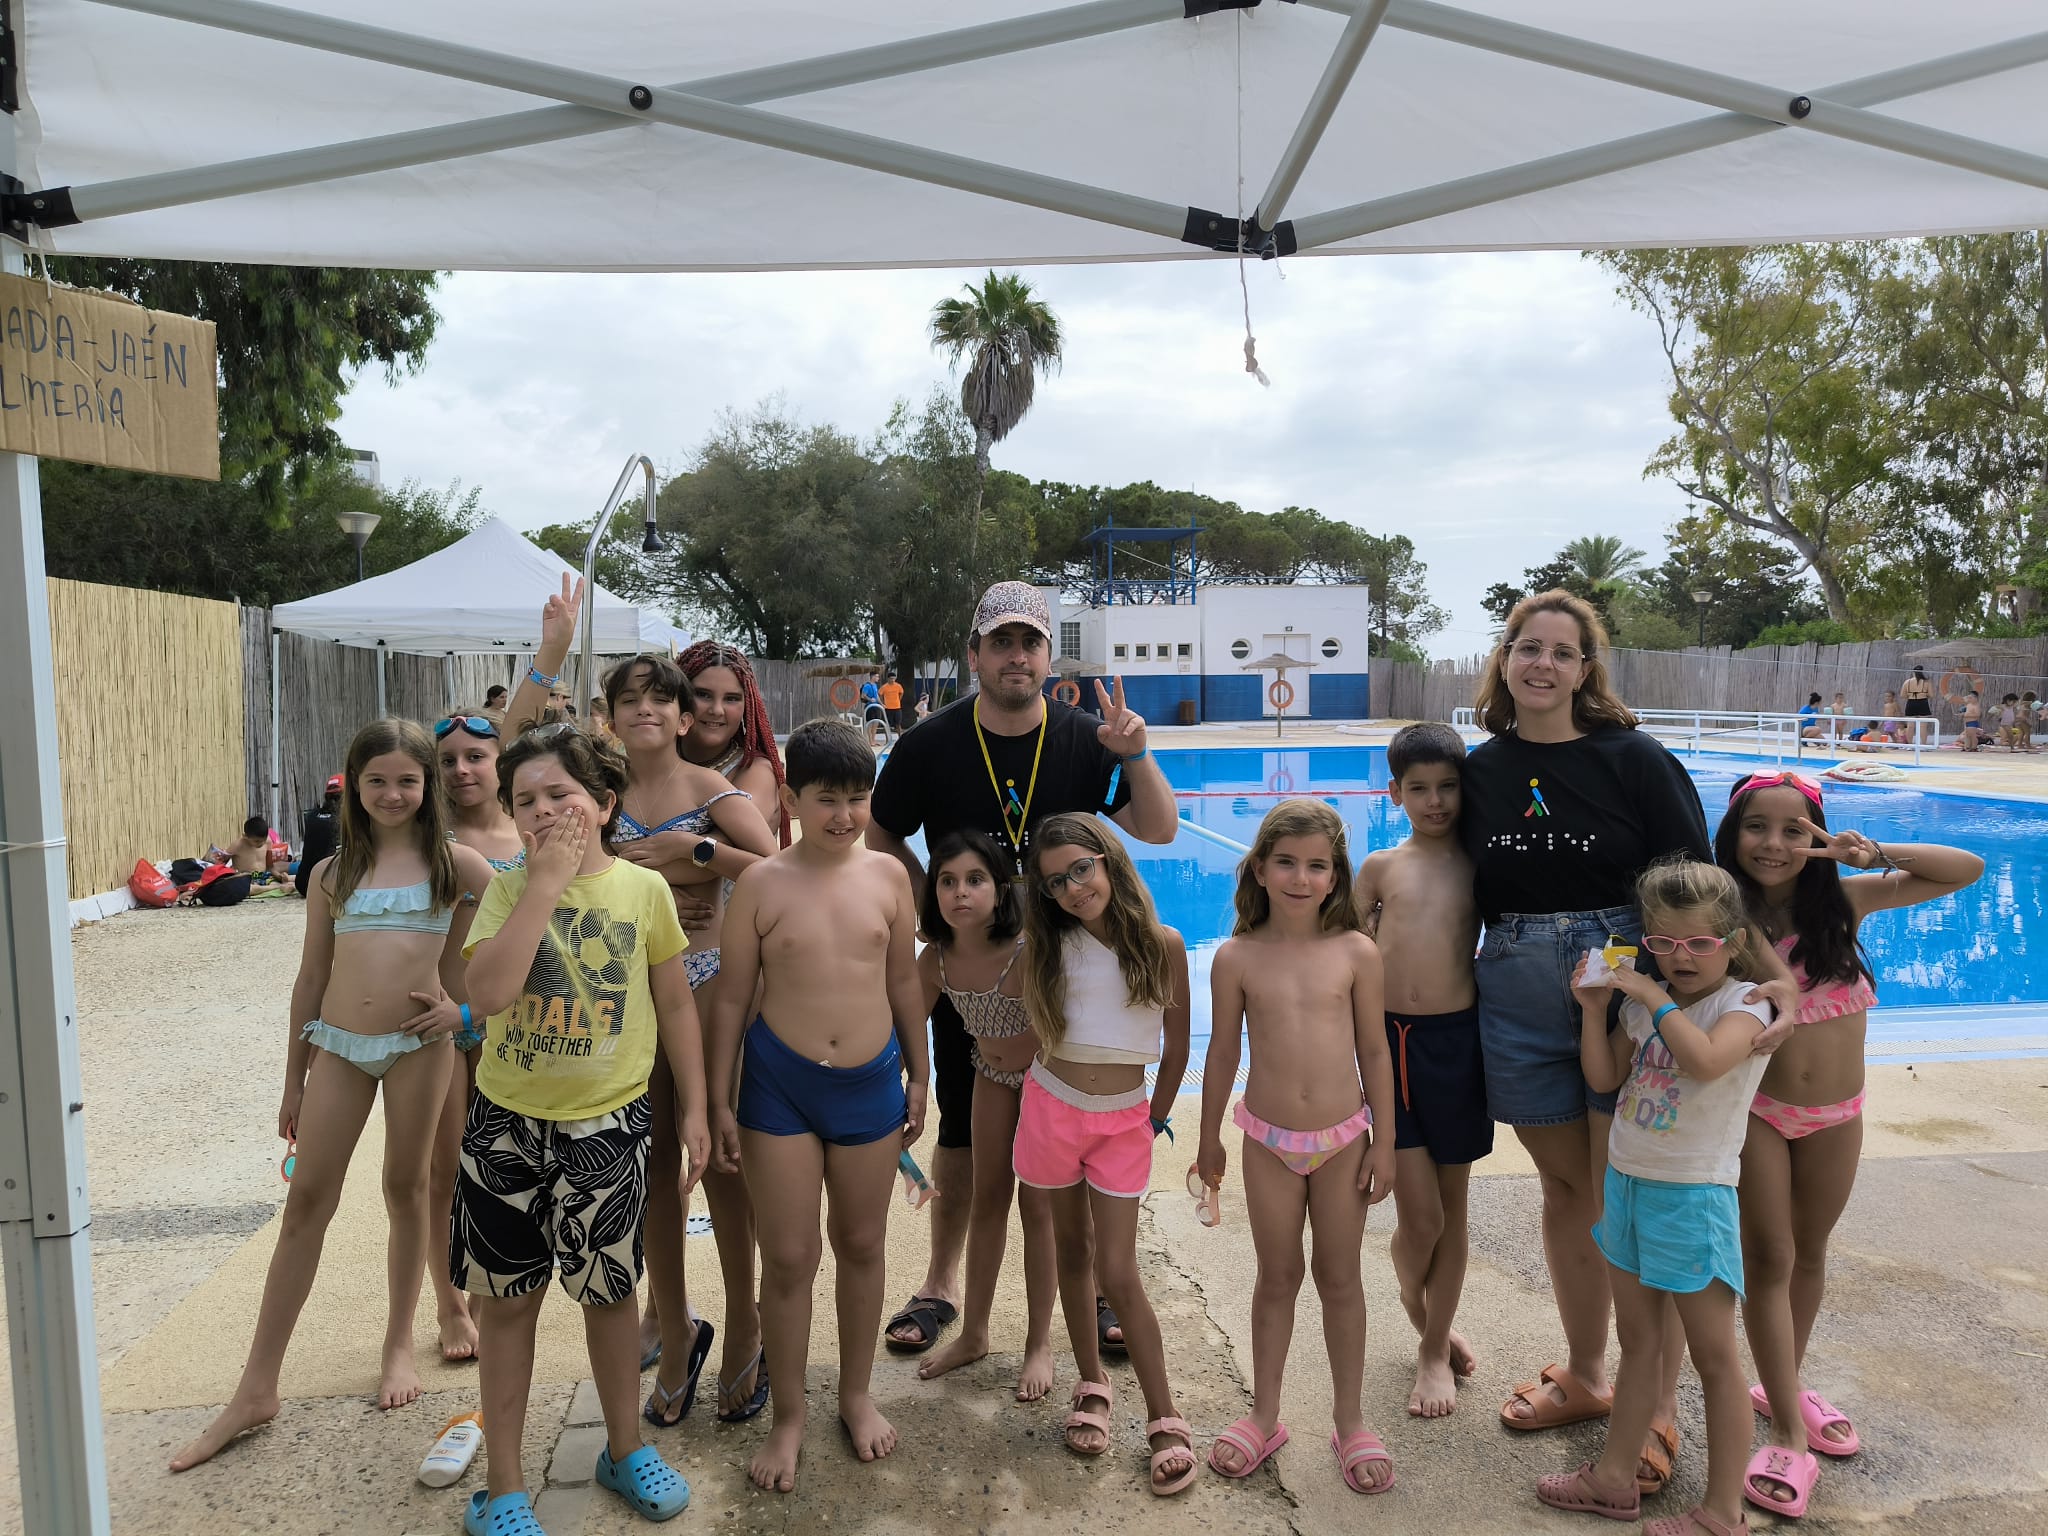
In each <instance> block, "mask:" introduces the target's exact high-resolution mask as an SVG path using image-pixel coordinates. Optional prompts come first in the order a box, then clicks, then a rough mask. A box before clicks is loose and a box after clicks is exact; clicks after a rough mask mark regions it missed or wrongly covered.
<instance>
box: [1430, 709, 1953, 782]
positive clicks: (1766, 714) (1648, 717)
mask: <svg viewBox="0 0 2048 1536" xmlns="http://www.w3.org/2000/svg"><path fill="white" fill-rule="evenodd" d="M1634 713H1635V716H1636V718H1637V719H1638V720H1640V721H1642V722H1643V724H1644V725H1646V726H1648V727H1649V728H1650V730H1651V733H1652V734H1653V735H1655V736H1656V737H1657V738H1658V739H1659V740H1660V741H1662V740H1665V738H1666V737H1669V736H1672V735H1674V734H1675V735H1679V736H1682V737H1684V741H1683V744H1682V745H1683V750H1685V751H1687V752H1689V753H1690V754H1691V755H1693V756H1695V757H1697V756H1698V755H1699V754H1700V752H1701V751H1702V750H1704V747H1705V745H1706V744H1707V743H1708V742H1709V741H1721V740H1726V739H1727V738H1731V737H1740V736H1745V735H1746V736H1751V737H1753V738H1754V740H1755V742H1756V752H1755V755H1756V756H1758V757H1769V758H1772V759H1774V760H1775V761H1777V762H1781V763H1782V762H1783V761H1785V759H1786V757H1787V756H1790V757H1791V758H1792V760H1793V761H1795V762H1797V761H1798V760H1799V758H1800V757H1801V756H1802V755H1803V754H1804V752H1805V750H1806V747H1807V746H1808V744H1811V745H1813V746H1814V747H1816V748H1826V749H1831V750H1835V751H1840V752H1845V753H1855V754H1857V755H1861V753H1860V745H1861V744H1860V743H1856V742H1851V741H1850V740H1849V739H1848V732H1847V731H1846V730H1844V731H1841V733H1840V734H1839V735H1838V734H1836V728H1837V727H1839V726H1842V725H1843V724H1844V723H1845V722H1848V721H1851V720H1857V721H1870V720H1876V721H1878V722H1879V723H1880V724H1883V725H1887V726H1889V725H1892V724H1894V723H1899V724H1905V725H1909V726H1913V727H1917V729H1915V730H1914V731H1913V740H1912V741H1911V742H1909V743H1905V744H1903V745H1902V746H1901V748H1900V750H1902V751H1907V752H1910V753H1912V754H1913V766H1914V767H1916V768H1918V767H1921V766H1923V765H1922V763H1921V756H1920V755H1921V753H1922V751H1923V750H1924V751H1939V750H1940V749H1941V721H1940V720H1939V719H1936V718H1935V717H1933V716H1931V715H1819V716H1815V715H1800V714H1778V713H1772V712H1770V711H1767V710H1739V709H1638V710H1636V711H1635V712H1634ZM1451 724H1452V725H1454V726H1456V727H1457V728H1458V729H1459V730H1461V731H1465V732H1468V733H1475V734H1476V733H1477V732H1478V730H1479V718H1478V712H1477V711H1476V710H1474V709H1472V708H1471V707H1469V706H1467V707H1465V708H1462V709H1456V710H1453V711H1452V712H1451ZM1815 724H1819V725H1822V726H1824V727H1825V728H1826V729H1827V734H1826V735H1825V736H1821V737H1810V736H1806V735H1803V734H1802V732H1804V731H1806V730H1807V729H1809V728H1810V727H1812V726H1814V725H1815ZM1665 744H1666V745H1667V746H1669V745H1672V744H1671V743H1670V742H1668V741H1666V743H1665ZM1674 750H1678V748H1676V747H1674Z"/></svg>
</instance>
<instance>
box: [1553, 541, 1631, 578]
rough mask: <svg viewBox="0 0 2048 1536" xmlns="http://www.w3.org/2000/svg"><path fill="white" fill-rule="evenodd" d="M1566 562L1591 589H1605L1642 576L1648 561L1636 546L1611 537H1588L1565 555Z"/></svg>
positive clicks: (1564, 550)
mask: <svg viewBox="0 0 2048 1536" xmlns="http://www.w3.org/2000/svg"><path fill="white" fill-rule="evenodd" d="M1562 553H1563V555H1564V558H1565V559H1567V560H1569V561H1570V562H1571V563H1572V568H1573V569H1574V570H1575V571H1577V572H1578V574H1579V576H1580V578H1581V579H1582V580H1583V581H1585V583H1586V584H1587V585H1588V586H1592V587H1604V586H1607V585H1609V584H1610V583H1614V582H1624V581H1628V580H1630V579H1631V578H1633V577H1635V576H1638V575H1640V574H1641V573H1642V568H1643V562H1644V561H1645V560H1647V559H1648V558H1649V556H1648V555H1646V554H1644V553H1643V551H1641V550H1640V549H1637V548H1636V547H1635V546H1634V545H1633V544H1630V543H1627V542H1626V541H1624V540H1622V539H1618V538H1616V537H1615V536H1614V535H1613V534H1611V533H1589V534H1586V535H1585V536H1584V537H1582V538H1576V539H1573V540H1572V541H1571V542H1570V543H1569V544H1567V545H1565V547H1564V549H1563V551H1562Z"/></svg>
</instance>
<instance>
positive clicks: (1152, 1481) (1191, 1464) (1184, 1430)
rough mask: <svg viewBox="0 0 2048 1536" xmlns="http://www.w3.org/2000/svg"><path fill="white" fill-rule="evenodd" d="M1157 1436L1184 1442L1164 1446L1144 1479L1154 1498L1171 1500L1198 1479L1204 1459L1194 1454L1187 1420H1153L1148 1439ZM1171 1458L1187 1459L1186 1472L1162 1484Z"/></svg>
mask: <svg viewBox="0 0 2048 1536" xmlns="http://www.w3.org/2000/svg"><path fill="white" fill-rule="evenodd" d="M1154 1435H1179V1436H1180V1438H1181V1441H1182V1443H1181V1444H1180V1445H1167V1446H1162V1447H1160V1448H1159V1449H1158V1450H1156V1451H1154V1452H1153V1453H1152V1471H1151V1474H1150V1475H1149V1476H1148V1477H1147V1478H1146V1479H1145V1481H1146V1484H1147V1486H1149V1487H1150V1488H1151V1490H1152V1494H1153V1497H1155V1498H1160V1499H1170V1498H1172V1497H1173V1496H1174V1495H1175V1494H1176V1493H1179V1492H1180V1491H1181V1490H1182V1489H1184V1488H1186V1487H1187V1486H1188V1484H1190V1483H1192V1482H1193V1481H1194V1480H1195V1474H1196V1473H1197V1472H1199V1471H1201V1470H1202V1458H1201V1457H1199V1456H1197V1455H1196V1454H1195V1432H1194V1430H1192V1429H1190V1428H1189V1427H1188V1421H1187V1420H1186V1419H1181V1418H1165V1419H1154V1420H1152V1422H1151V1423H1149V1424H1147V1425H1146V1426H1145V1438H1146V1440H1147V1441H1149V1440H1151V1438H1152V1437H1153V1436H1154ZM1282 1438H1283V1439H1284V1438H1285V1436H1284V1435H1283V1436H1282ZM1276 1449H1277V1447H1276ZM1169 1456H1185V1457H1187V1459H1188V1465H1187V1470H1186V1471H1184V1472H1176V1473H1175V1474H1174V1475H1173V1477H1172V1478H1171V1479H1169V1480H1168V1481H1166V1482H1163V1483H1162V1482H1160V1481H1159V1464H1160V1463H1161V1462H1163V1461H1165V1460H1166V1459H1167V1458H1168V1457H1169Z"/></svg>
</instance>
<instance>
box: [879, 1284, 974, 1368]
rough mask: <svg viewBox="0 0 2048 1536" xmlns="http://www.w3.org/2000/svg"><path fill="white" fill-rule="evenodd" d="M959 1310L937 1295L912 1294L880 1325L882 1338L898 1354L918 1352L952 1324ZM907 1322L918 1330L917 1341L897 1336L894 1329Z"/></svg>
mask: <svg viewBox="0 0 2048 1536" xmlns="http://www.w3.org/2000/svg"><path fill="white" fill-rule="evenodd" d="M959 1315H960V1309H959V1308H958V1307H956V1306H954V1305H953V1303H952V1302H950V1301H941V1300H940V1299H939V1298H938V1297H936V1296H913V1297H911V1298H910V1300H908V1301H906V1302H905V1303H904V1304H903V1310H902V1311H900V1312H898V1313H897V1314H896V1315H895V1316H894V1317H892V1318H890V1319H889V1321H888V1322H886V1323H884V1324H883V1325H882V1341H883V1342H884V1343H885V1344H887V1345H888V1346H889V1348H890V1349H892V1350H894V1351H895V1352H896V1353H897V1354H899V1355H921V1354H923V1353H924V1352H925V1351H926V1350H928V1349H930V1348H931V1347H932V1346H933V1345H934V1344H936V1343H938V1342H939V1335H940V1334H942V1333H944V1332H945V1331H946V1329H947V1328H948V1327H950V1326H951V1325H952V1322H953V1319H955V1318H956V1317H958V1316H959ZM905 1323H909V1324H911V1325H912V1326H914V1327H915V1328H916V1329H917V1334H918V1337H917V1342H916V1343H911V1342H909V1341H908V1340H904V1339H899V1338H897V1337H896V1330H897V1329H898V1328H900V1327H902V1326H903V1324H905Z"/></svg>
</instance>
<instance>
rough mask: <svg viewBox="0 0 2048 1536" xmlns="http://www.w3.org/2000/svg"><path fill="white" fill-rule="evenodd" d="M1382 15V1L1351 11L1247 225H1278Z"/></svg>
mask: <svg viewBox="0 0 2048 1536" xmlns="http://www.w3.org/2000/svg"><path fill="white" fill-rule="evenodd" d="M1386 14H1387V0H1362V3H1361V4H1360V5H1359V6H1358V7H1357V9H1355V10H1354V11H1352V13H1351V19H1350V20H1349V21H1348V22H1346V23H1345V24H1344V35H1343V36H1342V37H1340V38H1339V39H1337V47H1336V50H1335V51H1334V52H1333V53H1331V55H1330V62H1329V63H1328V64H1326V65H1324V66H1323V78H1322V79H1320V80H1318V81H1317V82H1316V88H1315V91H1314V93H1313V94H1312V95H1310V97H1309V99H1308V105H1307V106H1306V107H1305V108H1303V109H1302V114H1301V121H1300V122H1298V123H1296V124H1295V125H1294V137H1293V138H1292V139H1290V140H1288V142H1287V148H1286V150H1285V151H1284V152H1283V153H1282V154H1281V156H1280V163H1279V164H1278V165H1276V166H1274V167H1273V179H1272V180H1271V181H1270V182H1268V183H1267V184H1266V195H1265V196H1264V197H1262V198H1260V199H1259V204H1258V207H1257V208H1256V209H1255V210H1254V211H1253V213H1252V220H1253V222H1254V223H1256V224H1257V225H1258V227H1259V228H1260V229H1265V230H1270V229H1272V228H1273V227H1274V226H1275V225H1277V224H1278V223H1279V222H1280V215H1281V213H1282V212H1283V211H1284V210H1285V209H1286V207H1287V199H1288V198H1290V197H1292V196H1293V195H1294V186H1295V183H1296V182H1298V181H1300V180H1301V173H1302V171H1303V170H1304V169H1306V168H1307V166H1308V161H1309V156H1311V155H1313V154H1314V153H1315V152H1316V146H1317V145H1318V144H1320V143H1321V142H1322V140H1323V132H1324V130H1325V129H1327V128H1328V127H1329V126H1330V119H1331V117H1333V116H1334V115H1335V114H1336V111H1337V103H1338V102H1340V101H1342V100H1343V99H1344V93H1345V91H1347V90H1349V89H1350V87H1351V80H1352V77H1353V76H1354V75H1356V74H1357V73H1358V66H1359V63H1360V62H1361V61H1362V60H1363V59H1364V58H1365V50H1366V49H1367V48H1369V47H1371V46H1372V40H1373V36H1374V34H1376V33H1377V32H1378V31H1379V29H1380V19H1381V18H1382V17H1384V16H1385V15H1386Z"/></svg>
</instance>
